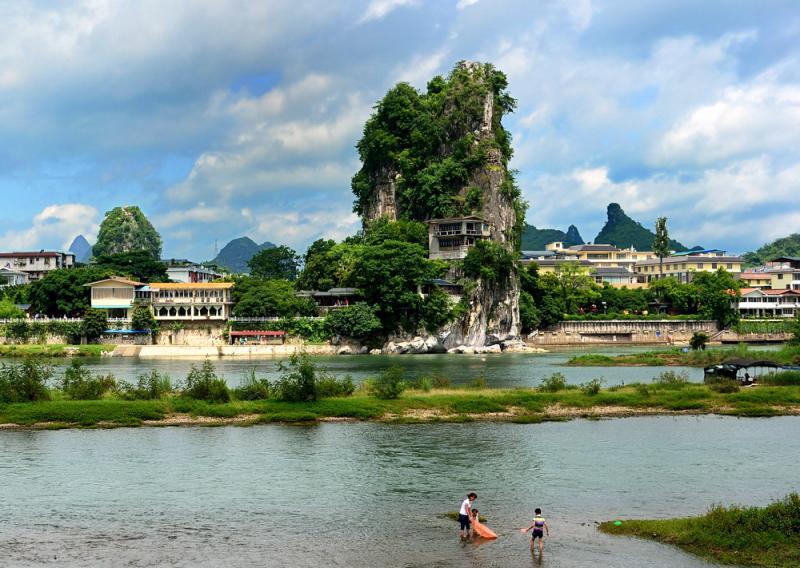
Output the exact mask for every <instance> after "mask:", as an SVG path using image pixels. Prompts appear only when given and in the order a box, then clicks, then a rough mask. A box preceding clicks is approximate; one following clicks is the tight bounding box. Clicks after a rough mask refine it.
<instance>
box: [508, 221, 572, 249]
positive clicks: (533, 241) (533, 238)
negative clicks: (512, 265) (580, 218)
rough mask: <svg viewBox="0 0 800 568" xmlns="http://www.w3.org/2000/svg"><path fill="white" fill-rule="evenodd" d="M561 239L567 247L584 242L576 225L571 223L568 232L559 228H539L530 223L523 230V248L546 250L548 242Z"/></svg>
mask: <svg viewBox="0 0 800 568" xmlns="http://www.w3.org/2000/svg"><path fill="white" fill-rule="evenodd" d="M559 241H560V242H562V243H564V246H565V247H571V246H572V245H582V244H583V238H582V237H581V234H580V233H579V232H578V227H576V226H575V225H570V226H569V228H568V229H567V232H566V233H565V232H564V231H560V230H558V229H537V228H536V227H534V226H533V225H528V224H526V225H525V228H524V229H523V231H522V250H544V248H545V246H546V245H547V244H548V243H554V242H559Z"/></svg>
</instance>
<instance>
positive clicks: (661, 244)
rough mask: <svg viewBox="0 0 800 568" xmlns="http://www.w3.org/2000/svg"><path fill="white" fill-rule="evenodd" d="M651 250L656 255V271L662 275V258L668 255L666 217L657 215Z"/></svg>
mask: <svg viewBox="0 0 800 568" xmlns="http://www.w3.org/2000/svg"><path fill="white" fill-rule="evenodd" d="M652 250H653V252H654V253H656V256H657V257H658V273H659V275H660V276H661V277H662V278H663V277H664V258H665V257H667V256H669V253H670V246H669V232H668V231H667V218H666V217H659V218H658V219H656V234H655V237H654V238H653V247H652Z"/></svg>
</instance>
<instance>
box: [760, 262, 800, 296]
mask: <svg viewBox="0 0 800 568" xmlns="http://www.w3.org/2000/svg"><path fill="white" fill-rule="evenodd" d="M765 268H766V273H767V274H769V278H770V287H771V288H772V289H773V290H800V257H796V256H780V257H778V258H773V259H772V260H770V261H769V262H767V263H766V266H765Z"/></svg>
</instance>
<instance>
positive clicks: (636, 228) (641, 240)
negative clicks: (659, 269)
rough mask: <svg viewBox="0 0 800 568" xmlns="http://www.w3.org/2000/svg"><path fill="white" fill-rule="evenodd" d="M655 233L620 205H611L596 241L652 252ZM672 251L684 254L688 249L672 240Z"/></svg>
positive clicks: (670, 242) (670, 243) (670, 244)
mask: <svg viewBox="0 0 800 568" xmlns="http://www.w3.org/2000/svg"><path fill="white" fill-rule="evenodd" d="M654 238H655V233H653V231H651V230H649V229H646V228H645V227H643V226H642V224H641V223H639V222H637V221H634V220H633V219H631V218H630V217H628V216H627V215H626V214H625V211H623V210H622V207H620V205H619V203H609V205H608V220H607V221H606V224H605V225H604V226H603V228H602V229H601V230H600V232H599V233H598V234H597V236H596V237H595V239H594V242H595V243H597V244H609V245H614V246H616V247H619V248H628V247H631V246H632V247H634V248H635V249H636V250H651V249H652V247H653V239H654ZM669 246H670V248H671V249H672V250H674V251H677V252H682V251H685V250H689V249H688V247H686V246H684V245H683V244H681V243H679V242H678V241H676V240H674V239H670V241H669Z"/></svg>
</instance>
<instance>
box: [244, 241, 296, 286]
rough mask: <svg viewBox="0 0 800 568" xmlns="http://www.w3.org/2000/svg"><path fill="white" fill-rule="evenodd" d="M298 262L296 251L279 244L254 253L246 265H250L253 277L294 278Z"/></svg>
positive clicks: (270, 278) (265, 278) (269, 278)
mask: <svg viewBox="0 0 800 568" xmlns="http://www.w3.org/2000/svg"><path fill="white" fill-rule="evenodd" d="M299 263H300V257H299V256H298V255H297V253H296V252H295V251H294V250H292V249H290V248H289V247H287V246H286V245H281V246H279V247H275V248H268V249H264V250H262V251H261V252H258V253H256V254H255V255H253V258H251V259H250V260H249V261H248V263H247V265H248V266H249V267H250V275H251V276H253V277H255V278H262V279H264V280H272V279H283V280H295V279H296V278H297V271H298V264H299Z"/></svg>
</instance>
